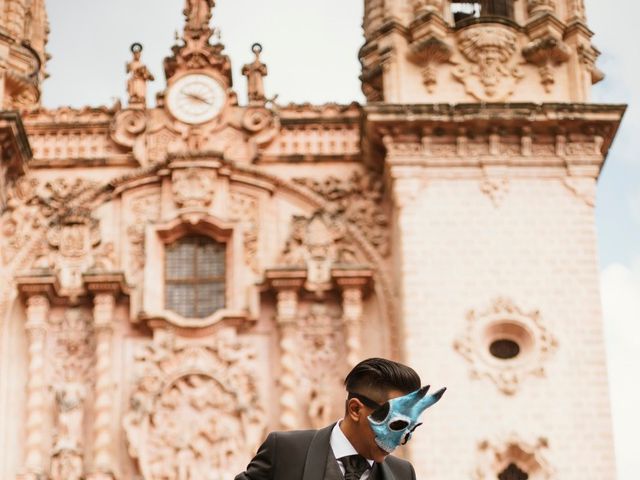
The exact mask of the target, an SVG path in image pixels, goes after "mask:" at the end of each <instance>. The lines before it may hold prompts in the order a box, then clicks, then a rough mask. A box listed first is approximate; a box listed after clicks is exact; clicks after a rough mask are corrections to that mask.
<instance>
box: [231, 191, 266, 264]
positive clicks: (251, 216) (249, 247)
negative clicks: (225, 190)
mask: <svg viewBox="0 0 640 480" xmlns="http://www.w3.org/2000/svg"><path fill="white" fill-rule="evenodd" d="M229 216H230V217H231V218H232V219H233V220H238V221H241V222H242V225H243V229H242V234H243V238H244V255H245V259H246V262H247V265H249V267H251V270H253V271H254V272H255V273H259V272H260V264H259V255H258V235H259V231H260V230H259V222H260V204H259V202H258V199H257V198H255V197H252V196H250V195H246V194H243V193H239V192H231V209H230V211H229Z"/></svg>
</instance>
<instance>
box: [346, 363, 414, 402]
mask: <svg viewBox="0 0 640 480" xmlns="http://www.w3.org/2000/svg"><path fill="white" fill-rule="evenodd" d="M344 386H345V387H346V389H347V392H350V393H362V394H366V393H367V392H371V391H375V392H388V391H390V390H399V391H401V392H405V393H410V392H414V391H416V390H418V389H419V388H420V377H419V376H418V374H417V373H416V372H415V370H414V369H413V368H411V367H407V366H406V365H403V364H401V363H398V362H394V361H392V360H387V359H385V358H368V359H366V360H363V361H362V362H360V363H359V364H357V365H356V366H355V367H353V370H351V371H350V372H349V374H348V375H347V378H345V379H344Z"/></svg>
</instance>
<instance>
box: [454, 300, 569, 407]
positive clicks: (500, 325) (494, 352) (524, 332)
mask: <svg viewBox="0 0 640 480" xmlns="http://www.w3.org/2000/svg"><path fill="white" fill-rule="evenodd" d="M454 348H455V349H456V350H457V351H458V352H459V353H460V354H461V355H462V356H463V357H464V358H466V359H467V361H468V362H469V363H470V364H471V375H472V376H473V377H475V378H480V377H487V378H489V379H491V380H492V381H493V382H494V383H495V384H496V386H497V387H498V388H499V389H500V390H501V391H502V392H503V393H505V394H507V395H513V394H515V393H516V392H517V391H518V389H519V388H520V387H521V386H522V383H523V382H524V380H525V379H526V378H527V377H529V376H532V375H535V376H542V375H544V373H545V364H546V362H547V360H548V358H549V357H550V356H551V355H552V354H553V353H554V351H555V350H556V348H557V341H556V340H555V338H554V337H553V336H552V335H551V333H550V332H549V331H548V330H547V327H546V326H545V325H544V322H543V321H542V320H541V318H540V314H539V313H538V312H537V311H533V312H528V313H525V312H523V311H522V310H521V309H520V308H518V307H517V306H516V305H515V304H514V303H513V302H512V301H511V300H508V299H505V298H499V299H497V300H495V301H494V302H493V305H492V306H491V307H490V308H489V309H488V310H486V311H483V312H477V311H475V310H471V311H470V312H469V313H468V315H467V325H466V328H465V331H464V333H463V334H462V335H460V337H458V339H456V341H455V342H454Z"/></svg>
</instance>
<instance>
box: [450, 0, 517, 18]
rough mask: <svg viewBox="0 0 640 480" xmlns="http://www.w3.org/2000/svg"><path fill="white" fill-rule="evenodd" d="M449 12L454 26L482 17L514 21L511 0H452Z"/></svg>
mask: <svg viewBox="0 0 640 480" xmlns="http://www.w3.org/2000/svg"><path fill="white" fill-rule="evenodd" d="M451 11H452V12H453V18H454V20H455V23H456V24H458V23H460V22H464V21H465V20H469V19H472V18H482V17H502V18H508V19H510V20H513V19H514V13H513V0H476V1H465V0H453V1H452V2H451Z"/></svg>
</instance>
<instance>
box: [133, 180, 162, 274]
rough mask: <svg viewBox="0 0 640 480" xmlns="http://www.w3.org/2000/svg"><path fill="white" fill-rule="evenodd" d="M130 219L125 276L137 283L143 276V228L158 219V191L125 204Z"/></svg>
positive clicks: (142, 194) (146, 192)
mask: <svg viewBox="0 0 640 480" xmlns="http://www.w3.org/2000/svg"><path fill="white" fill-rule="evenodd" d="M127 207H128V211H129V212H131V213H130V214H131V217H130V220H129V222H128V226H127V237H128V239H129V254H128V259H127V261H126V262H125V265H126V266H127V274H128V275H129V277H130V278H131V279H132V280H133V281H134V282H139V281H140V280H141V278H140V277H141V276H142V274H143V267H144V261H145V260H144V257H145V245H144V234H145V227H146V225H147V224H148V223H149V222H153V221H155V220H158V219H159V218H160V191H159V190H156V189H154V190H148V191H144V192H141V193H139V194H137V195H136V196H135V197H133V198H132V199H131V200H129V201H128V204H127Z"/></svg>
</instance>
